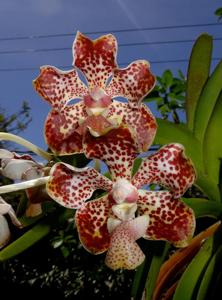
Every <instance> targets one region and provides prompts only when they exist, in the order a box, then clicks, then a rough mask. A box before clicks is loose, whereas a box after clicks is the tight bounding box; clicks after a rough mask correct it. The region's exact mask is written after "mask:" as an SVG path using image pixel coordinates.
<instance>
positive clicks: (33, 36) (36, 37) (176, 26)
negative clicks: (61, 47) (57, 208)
mask: <svg viewBox="0 0 222 300" xmlns="http://www.w3.org/2000/svg"><path fill="white" fill-rule="evenodd" d="M220 25H222V23H219V22H218V23H200V24H184V25H170V26H159V27H142V28H126V29H114V30H100V31H88V32H84V34H87V35H91V34H104V33H109V32H111V33H123V32H137V31H150V30H165V29H180V28H194V27H203V26H207V27H208V26H220ZM65 36H74V33H73V32H72V33H56V34H44V35H43V34H42V35H29V36H17V37H4V38H0V41H16V40H33V39H43V38H56V37H65Z"/></svg>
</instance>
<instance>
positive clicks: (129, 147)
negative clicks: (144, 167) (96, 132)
mask: <svg viewBox="0 0 222 300" xmlns="http://www.w3.org/2000/svg"><path fill="white" fill-rule="evenodd" d="M84 153H85V154H86V156H87V157H89V158H98V159H101V160H102V161H104V162H105V163H106V164H107V166H108V167H109V170H110V173H111V176H112V179H113V180H114V181H115V180H117V179H118V178H125V179H128V180H131V171H132V166H133V162H134V159H135V158H136V155H137V149H136V146H135V142H134V139H133V137H132V135H131V133H130V131H129V129H128V128H126V127H119V128H117V129H112V130H111V131H109V132H108V133H107V134H105V135H103V136H100V137H99V138H94V137H92V136H91V135H90V134H89V133H87V134H86V135H85V139H84Z"/></svg>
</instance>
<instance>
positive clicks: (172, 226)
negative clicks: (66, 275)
mask: <svg viewBox="0 0 222 300" xmlns="http://www.w3.org/2000/svg"><path fill="white" fill-rule="evenodd" d="M84 152H85V153H86V155H87V157H90V158H100V159H101V160H103V161H104V162H105V163H106V164H107V165H108V167H109V170H110V173H111V176H112V181H111V180H110V179H108V178H107V177H105V176H103V175H102V174H100V173H99V172H97V171H96V170H95V169H94V168H90V167H86V168H83V169H78V168H75V167H72V166H70V165H68V164H65V163H56V164H55V165H54V166H53V167H52V169H51V172H50V178H49V181H48V182H47V191H48V193H49V195H50V196H51V197H52V198H53V199H54V200H56V201H57V202H58V203H60V204H61V205H63V206H65V207H68V208H76V209H78V210H77V212H76V216H75V222H76V225H77V229H78V233H79V237H80V240H81V242H82V244H83V246H84V247H85V248H86V249H87V250H88V251H90V252H91V253H94V254H99V253H102V252H104V251H107V250H108V252H107V255H106V264H107V265H108V266H109V267H110V268H112V269H114V270H115V269H118V268H126V269H134V268H136V267H137V266H138V265H140V264H141V263H142V261H143V260H144V254H143V252H142V251H141V249H140V248H139V246H138V245H137V243H136V242H135V241H136V240H137V239H138V238H140V237H144V238H146V239H154V240H167V241H169V242H171V243H173V244H174V245H175V246H177V247H184V246H186V245H187V244H188V242H189V240H190V239H191V238H192V236H193V233H194V229H195V217H194V214H193V211H192V209H190V208H189V207H188V206H186V205H185V204H184V203H183V202H181V201H180V200H179V198H180V197H181V196H182V195H183V194H184V192H185V191H186V190H187V189H188V188H189V187H190V186H191V185H192V184H193V182H194V180H195V176H196V175H195V170H194V168H193V165H192V163H191V161H190V160H189V159H188V158H186V156H185V154H184V148H183V146H182V145H180V144H169V145H166V146H164V147H162V148H161V149H160V150H159V151H158V152H157V153H155V154H153V155H151V156H150V157H148V158H145V159H143V161H142V164H141V166H140V168H139V169H138V171H137V172H136V174H135V175H134V176H133V178H132V167H133V163H134V160H135V158H136V156H137V154H138V152H137V145H136V141H135V140H134V137H133V135H132V133H131V132H130V130H129V129H128V128H127V127H126V126H124V125H122V126H120V127H119V128H118V129H112V130H110V131H109V132H108V133H107V134H106V135H104V136H101V137H98V138H95V137H93V136H92V135H91V134H90V133H89V132H88V133H86V136H85V144H84ZM150 183H155V184H158V185H160V186H163V187H165V188H166V189H167V190H160V191H148V190H144V189H140V188H141V187H142V186H144V185H146V184H150ZM96 189H102V190H104V191H107V192H108V193H107V194H106V195H105V196H103V197H101V198H99V199H95V200H92V201H88V202H85V201H86V200H88V199H90V198H91V196H92V194H93V192H94V191H95V190H96Z"/></svg>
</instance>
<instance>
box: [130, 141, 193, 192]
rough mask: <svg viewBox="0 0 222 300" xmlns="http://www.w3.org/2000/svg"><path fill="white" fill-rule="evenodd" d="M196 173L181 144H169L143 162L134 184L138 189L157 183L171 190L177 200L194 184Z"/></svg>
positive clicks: (133, 181)
mask: <svg viewBox="0 0 222 300" xmlns="http://www.w3.org/2000/svg"><path fill="white" fill-rule="evenodd" d="M195 178H196V173H195V170H194V167H193V164H192V162H191V160H190V159H188V158H187V157H185V155H184V148H183V146H182V145H180V144H168V145H166V146H164V147H162V148H161V149H160V150H159V151H158V152H156V153H155V154H153V155H151V156H150V157H148V158H146V159H144V160H143V162H142V164H141V166H140V168H139V170H138V172H137V173H136V174H135V176H134V178H133V180H132V183H133V185H135V186H136V187H138V188H139V187H141V186H142V185H144V184H149V183H155V184H159V185H162V186H164V187H166V188H168V189H170V190H171V191H172V193H173V195H174V197H175V198H179V197H181V196H182V195H183V194H184V193H185V191H186V190H187V189H188V188H189V187H190V186H191V185H192V184H193V182H194V180H195Z"/></svg>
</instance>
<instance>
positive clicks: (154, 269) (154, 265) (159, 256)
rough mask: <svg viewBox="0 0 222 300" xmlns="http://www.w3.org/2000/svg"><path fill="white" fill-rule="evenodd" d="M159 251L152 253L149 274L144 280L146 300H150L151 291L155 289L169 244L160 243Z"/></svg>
mask: <svg viewBox="0 0 222 300" xmlns="http://www.w3.org/2000/svg"><path fill="white" fill-rule="evenodd" d="M158 246H159V247H158V248H159V251H156V253H154V255H153V258H152V261H151V264H150V268H149V272H148V275H147V278H146V285H145V290H146V300H151V299H152V295H153V291H154V288H155V284H156V280H157V277H158V274H159V271H160V268H161V266H162V264H163V262H164V260H165V259H166V256H167V255H168V252H169V250H170V244H169V243H165V242H164V243H161V244H160V245H158Z"/></svg>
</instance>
